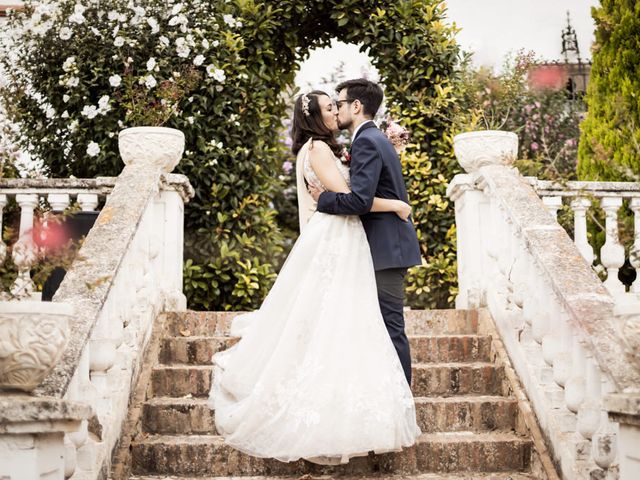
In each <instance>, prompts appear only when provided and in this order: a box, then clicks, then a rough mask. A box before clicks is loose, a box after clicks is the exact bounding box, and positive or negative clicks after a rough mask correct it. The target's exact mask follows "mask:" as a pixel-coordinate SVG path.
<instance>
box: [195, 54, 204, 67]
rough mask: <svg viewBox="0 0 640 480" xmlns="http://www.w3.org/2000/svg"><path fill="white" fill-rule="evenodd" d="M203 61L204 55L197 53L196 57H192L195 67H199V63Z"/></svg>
mask: <svg viewBox="0 0 640 480" xmlns="http://www.w3.org/2000/svg"><path fill="white" fill-rule="evenodd" d="M203 62H204V55H198V56H197V57H196V58H194V59H193V64H194V65H195V66H196V67H199V66H200V65H202V64H203Z"/></svg>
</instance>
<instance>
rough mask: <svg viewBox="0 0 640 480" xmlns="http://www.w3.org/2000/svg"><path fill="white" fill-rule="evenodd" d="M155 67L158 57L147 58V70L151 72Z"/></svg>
mask: <svg viewBox="0 0 640 480" xmlns="http://www.w3.org/2000/svg"><path fill="white" fill-rule="evenodd" d="M154 68H156V59H155V58H153V57H151V58H150V59H149V60H147V70H148V71H149V72H150V71H151V70H153V69H154Z"/></svg>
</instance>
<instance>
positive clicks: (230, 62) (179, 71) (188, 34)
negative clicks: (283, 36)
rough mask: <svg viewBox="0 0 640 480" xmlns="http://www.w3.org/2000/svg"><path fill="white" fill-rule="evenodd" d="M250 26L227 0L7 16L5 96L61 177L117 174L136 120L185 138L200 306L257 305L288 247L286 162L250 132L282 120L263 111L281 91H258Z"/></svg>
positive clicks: (192, 265) (190, 268)
mask: <svg viewBox="0 0 640 480" xmlns="http://www.w3.org/2000/svg"><path fill="white" fill-rule="evenodd" d="M242 26H243V25H242V21H241V20H240V19H239V18H238V12H237V7H235V6H234V5H232V4H230V3H229V2H226V1H223V0H220V1H199V0H184V1H172V0H168V1H163V0H139V1H135V2H133V1H128V0H110V1H109V2H96V1H90V0H80V1H76V0H45V1H40V2H27V4H26V10H25V11H24V12H14V13H13V14H11V15H10V18H9V27H10V28H9V31H8V32H7V35H6V38H4V39H3V40H2V42H1V44H0V64H1V68H2V69H3V70H4V71H5V78H6V83H5V84H4V85H3V86H0V100H2V101H3V104H4V105H7V107H8V116H9V118H10V119H11V121H12V123H13V124H14V125H16V126H17V127H18V128H19V133H20V134H19V137H18V138H17V141H18V142H19V144H20V146H21V147H22V149H23V150H25V151H27V152H28V153H29V154H30V156H31V157H32V158H33V159H34V160H40V161H42V162H43V163H44V165H46V169H47V173H48V174H50V175H51V176H54V177H67V176H69V175H74V176H76V177H94V176H98V175H117V174H118V173H119V172H120V171H121V170H122V167H123V165H122V162H121V160H120V158H119V155H118V148H117V135H118V132H119V131H120V130H122V129H123V128H126V127H131V126H136V125H142V124H153V125H157V124H165V125H166V126H169V127H174V128H178V129H180V130H182V131H183V132H184V133H185V136H186V151H185V155H184V158H183V160H182V162H181V164H180V166H179V170H178V171H179V172H180V173H184V174H186V175H187V176H188V177H189V178H190V180H191V182H192V184H193V185H194V187H195V190H196V198H195V199H194V200H193V201H192V202H191V203H189V204H188V205H187V208H186V222H185V223H186V252H185V254H186V255H185V256H186V257H187V258H188V259H189V260H188V262H187V268H186V271H185V278H186V284H185V289H186V292H187V295H188V297H189V300H190V306H192V307H194V308H198V307H201V308H219V309H225V308H226V309H228V308H249V307H251V306H255V304H256V303H257V302H259V301H261V299H262V297H263V296H264V294H265V292H266V291H267V289H268V288H269V287H270V283H271V281H272V279H273V277H274V274H273V272H274V268H275V267H274V266H273V265H272V263H273V262H274V259H275V257H276V256H277V255H278V253H279V252H280V244H281V235H280V233H279V230H278V228H277V226H276V222H275V219H274V217H275V212H273V209H272V206H271V205H270V202H269V196H270V193H269V192H271V191H272V190H273V188H274V185H276V182H277V179H276V178H275V175H272V174H271V172H273V171H275V170H276V168H278V167H279V165H280V164H281V163H282V161H281V159H277V158H274V154H273V146H272V145H270V144H269V142H268V141H267V142H265V141H264V140H260V141H258V142H246V141H245V140H246V138H247V137H248V136H251V135H255V133H256V131H258V130H259V129H260V128H267V129H268V128H269V125H270V124H271V123H273V124H275V123H276V122H277V121H278V115H277V114H276V115H274V116H273V117H270V116H265V115H264V113H263V112H264V110H265V104H266V103H267V101H268V100H270V99H272V98H273V95H272V94H270V93H269V92H268V91H265V92H264V93H263V94H254V90H255V88H256V85H257V84H256V79H255V77H256V74H255V73H254V72H252V71H251V69H252V68H255V67H257V66H256V65H253V64H251V63H250V62H248V59H247V57H246V56H243V55H241V52H242V50H243V49H244V48H245V46H244V42H243V38H242V37H241V35H240V33H239V29H240V28H241V27H242ZM194 72H195V73H196V75H195V76H194V75H193V73H194ZM185 75H190V79H191V84H190V85H189V88H188V90H189V93H188V94H187V95H182V93H184V91H180V88H179V87H180V82H181V80H182V79H184V78H185ZM154 112H155V113H154ZM265 117H266V119H265ZM14 133H15V132H14ZM256 158H258V159H261V160H260V161H259V162H256V161H255V160H254V159H256ZM269 159H272V160H271V162H272V163H273V165H270V164H269Z"/></svg>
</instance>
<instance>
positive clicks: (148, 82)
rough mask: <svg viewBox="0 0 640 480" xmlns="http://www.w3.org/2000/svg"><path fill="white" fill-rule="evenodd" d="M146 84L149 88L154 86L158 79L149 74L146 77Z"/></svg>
mask: <svg viewBox="0 0 640 480" xmlns="http://www.w3.org/2000/svg"><path fill="white" fill-rule="evenodd" d="M144 84H145V85H146V87H147V88H153V87H155V86H156V85H157V84H158V82H156V79H155V78H153V75H147V76H146V77H144Z"/></svg>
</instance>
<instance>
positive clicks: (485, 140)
mask: <svg viewBox="0 0 640 480" xmlns="http://www.w3.org/2000/svg"><path fill="white" fill-rule="evenodd" d="M453 149H454V151H455V154H456V158H457V159H458V162H459V163H460V166H461V167H462V168H464V169H465V171H466V172H468V173H473V172H475V171H476V170H478V169H479V168H480V167H484V166H486V165H511V164H513V162H514V161H515V159H516V157H517V156H518V136H517V135H516V134H515V133H513V132H503V131H501V130H486V131H478V132H468V133H461V134H460V135H456V136H455V137H453Z"/></svg>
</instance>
